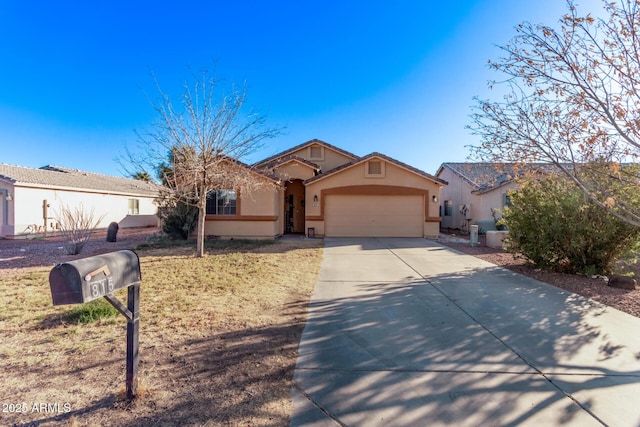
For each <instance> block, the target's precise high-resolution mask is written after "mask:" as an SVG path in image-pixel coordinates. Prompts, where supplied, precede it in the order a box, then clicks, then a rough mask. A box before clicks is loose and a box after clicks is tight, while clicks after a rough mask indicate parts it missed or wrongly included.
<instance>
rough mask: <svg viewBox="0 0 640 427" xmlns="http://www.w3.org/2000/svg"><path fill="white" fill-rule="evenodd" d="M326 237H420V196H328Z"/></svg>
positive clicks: (421, 200)
mask: <svg viewBox="0 0 640 427" xmlns="http://www.w3.org/2000/svg"><path fill="white" fill-rule="evenodd" d="M326 199H327V200H326V202H325V203H326V206H325V209H324V214H325V236H327V237H422V236H423V224H424V201H423V196H357V195H356V196H354V195H337V194H336V195H328V196H327V198H326Z"/></svg>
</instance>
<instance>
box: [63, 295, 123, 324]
mask: <svg viewBox="0 0 640 427" xmlns="http://www.w3.org/2000/svg"><path fill="white" fill-rule="evenodd" d="M116 314H118V310H116V309H115V308H114V307H113V306H112V305H111V304H109V302H108V301H107V300H105V299H104V298H100V299H97V300H93V301H90V302H88V303H86V304H82V305H78V306H76V307H74V308H73V309H71V310H70V311H69V312H67V313H66V314H65V315H64V318H65V320H66V321H67V322H70V323H93V322H95V321H96V320H98V319H103V318H107V317H111V316H115V315H116Z"/></svg>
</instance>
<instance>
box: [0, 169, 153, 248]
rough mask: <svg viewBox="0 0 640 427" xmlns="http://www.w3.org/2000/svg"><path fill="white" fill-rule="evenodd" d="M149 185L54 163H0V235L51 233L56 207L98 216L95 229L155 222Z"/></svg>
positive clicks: (151, 185)
mask: <svg viewBox="0 0 640 427" xmlns="http://www.w3.org/2000/svg"><path fill="white" fill-rule="evenodd" d="M157 195H158V187H157V186H156V185H155V184H152V183H147V182H144V181H138V180H134V179H129V178H120V177H114V176H108V175H102V174H96V173H90V172H84V171H80V170H76V169H69V168H64V167H59V166H44V167H42V168H37V169H36V168H27V167H22V166H14V165H8V164H0V237H6V238H13V237H20V236H26V235H28V234H30V233H43V232H45V231H46V232H48V233H49V232H55V230H56V224H57V215H58V213H59V212H60V209H61V208H65V207H66V208H69V209H75V208H76V207H77V206H80V205H82V207H83V208H84V209H85V210H87V211H89V210H91V209H93V210H94V214H95V217H96V219H97V218H99V217H100V216H102V215H104V216H103V218H102V220H101V222H100V223H99V224H98V228H105V227H107V226H108V225H109V224H110V223H111V222H117V223H118V224H119V226H120V227H123V228H127V227H145V226H157V225H158V217H157V216H156V213H157V206H156V205H155V204H154V199H155V198H156V197H157Z"/></svg>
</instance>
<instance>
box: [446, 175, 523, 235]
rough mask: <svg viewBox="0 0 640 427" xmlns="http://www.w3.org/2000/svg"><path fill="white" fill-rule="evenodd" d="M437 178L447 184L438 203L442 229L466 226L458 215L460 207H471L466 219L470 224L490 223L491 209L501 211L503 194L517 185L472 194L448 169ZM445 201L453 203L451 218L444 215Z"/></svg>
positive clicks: (470, 188) (458, 177) (464, 183)
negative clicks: (478, 222)
mask: <svg viewBox="0 0 640 427" xmlns="http://www.w3.org/2000/svg"><path fill="white" fill-rule="evenodd" d="M438 178H441V179H443V180H445V181H447V182H448V183H449V185H447V186H446V187H444V188H442V190H440V195H441V197H440V202H439V203H440V206H441V209H442V227H446V228H459V229H464V228H463V226H466V224H467V221H466V220H465V217H464V215H462V214H461V213H460V206H461V205H471V210H470V212H469V214H468V218H471V221H470V223H471V224H474V223H476V222H477V221H492V220H493V216H492V213H491V209H492V208H498V209H501V208H502V207H503V201H504V194H505V193H507V192H508V191H510V190H512V189H517V188H518V185H517V184H515V183H510V184H507V185H504V186H502V187H498V188H496V189H494V190H492V191H489V192H487V193H482V194H477V193H472V190H473V188H472V187H471V185H469V184H468V183H467V182H466V181H464V180H463V179H462V178H460V176H459V175H457V174H455V173H454V172H453V171H451V170H450V169H448V168H443V170H442V171H441V172H440V174H438ZM446 200H451V201H452V202H453V215H452V216H445V215H444V212H445V201H446Z"/></svg>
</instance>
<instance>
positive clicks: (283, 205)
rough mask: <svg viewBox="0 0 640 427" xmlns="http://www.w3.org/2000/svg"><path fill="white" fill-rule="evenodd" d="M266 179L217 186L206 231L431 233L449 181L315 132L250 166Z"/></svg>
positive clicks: (436, 225)
mask: <svg viewBox="0 0 640 427" xmlns="http://www.w3.org/2000/svg"><path fill="white" fill-rule="evenodd" d="M247 168H248V170H249V173H253V174H254V175H255V177H256V179H259V180H265V181H266V182H267V183H269V184H271V185H265V186H264V188H261V189H259V190H256V191H253V192H252V193H250V194H240V192H238V191H236V190H234V189H221V190H219V191H217V192H215V194H212V196H211V198H210V203H209V204H208V206H207V216H206V224H205V233H206V234H207V235H210V236H216V237H220V238H230V237H250V238H273V237H277V236H281V235H284V234H289V233H299V234H310V235H313V236H315V237H325V236H327V237H357V236H365V237H384V236H389V237H391V236H393V237H436V236H438V234H439V229H440V217H439V215H438V202H437V201H438V198H439V197H440V189H441V188H442V187H443V186H445V185H446V182H445V181H444V180H443V179H440V178H437V177H434V176H432V175H430V174H428V173H426V172H423V171H421V170H418V169H416V168H414V167H411V166H409V165H407V164H404V163H402V162H399V161H397V160H395V159H393V158H391V157H388V156H385V155H384V154H380V153H371V154H369V155H366V156H363V157H360V156H357V155H355V154H352V153H349V152H347V151H345V150H343V149H340V148H338V147H335V146H333V145H331V144H328V143H326V142H324V141H321V140H318V139H314V140H311V141H307V142H305V143H303V144H300V145H298V146H295V147H293V148H291V149H289V150H286V151H283V152H281V153H278V154H276V155H274V156H271V157H269V158H267V159H264V160H262V161H259V162H257V163H255V164H253V165H251V166H247Z"/></svg>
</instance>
